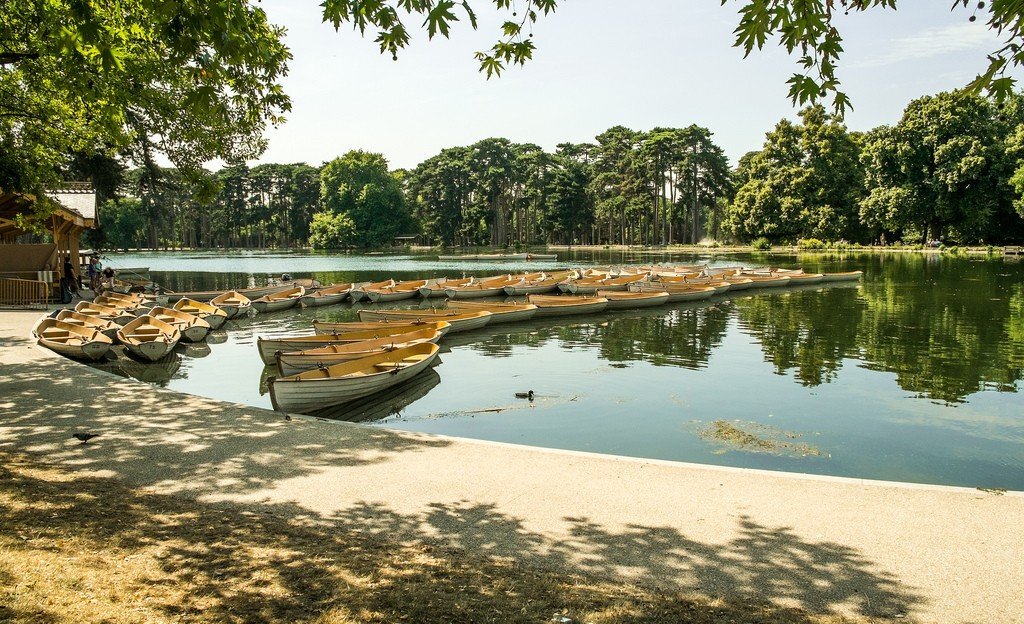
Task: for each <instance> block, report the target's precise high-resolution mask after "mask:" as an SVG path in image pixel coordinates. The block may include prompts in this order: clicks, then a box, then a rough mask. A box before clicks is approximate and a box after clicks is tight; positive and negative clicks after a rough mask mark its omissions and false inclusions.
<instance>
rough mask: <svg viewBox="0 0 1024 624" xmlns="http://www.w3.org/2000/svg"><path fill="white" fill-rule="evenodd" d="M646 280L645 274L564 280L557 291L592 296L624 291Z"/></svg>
mask: <svg viewBox="0 0 1024 624" xmlns="http://www.w3.org/2000/svg"><path fill="white" fill-rule="evenodd" d="M646 279H647V275H646V274H643V273H641V274H637V275H622V276H620V277H591V278H583V279H578V280H565V281H563V282H562V283H561V284H559V285H558V288H559V290H561V291H562V292H565V293H569V294H574V295H592V294H594V293H596V292H597V291H598V289H601V290H613V291H624V290H628V289H629V285H630V284H635V283H638V282H642V281H644V280H646Z"/></svg>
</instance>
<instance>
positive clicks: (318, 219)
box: [309, 211, 356, 249]
mask: <svg viewBox="0 0 1024 624" xmlns="http://www.w3.org/2000/svg"><path fill="white" fill-rule="evenodd" d="M355 234H356V226H355V223H353V222H352V219H351V218H350V217H349V216H348V215H347V214H333V213H331V212H330V211H324V212H318V213H316V214H314V215H313V221H312V222H311V223H310V224H309V244H310V245H311V246H312V247H313V249H342V248H344V247H349V246H351V245H352V242H353V240H354V239H355Z"/></svg>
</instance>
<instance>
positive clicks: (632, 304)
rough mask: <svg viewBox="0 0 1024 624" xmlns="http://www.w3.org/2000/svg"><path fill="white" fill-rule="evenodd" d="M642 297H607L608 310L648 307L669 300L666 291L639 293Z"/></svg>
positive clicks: (663, 303)
mask: <svg viewBox="0 0 1024 624" xmlns="http://www.w3.org/2000/svg"><path fill="white" fill-rule="evenodd" d="M639 294H644V295H647V296H644V297H625V298H622V299H613V298H610V297H609V298H608V309H609V310H631V309H634V308H650V307H654V306H660V305H665V304H666V303H668V302H669V301H671V297H670V296H669V294H668V293H653V292H652V293H639Z"/></svg>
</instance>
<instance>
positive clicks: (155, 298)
mask: <svg viewBox="0 0 1024 624" xmlns="http://www.w3.org/2000/svg"><path fill="white" fill-rule="evenodd" d="M101 296H103V297H107V298H109V299H117V300H121V301H125V302H127V303H137V304H139V305H141V306H147V307H148V306H152V305H160V304H161V303H160V302H161V301H163V302H166V301H167V296H166V295H149V294H143V293H127V294H125V293H119V292H116V291H113V290H109V291H107V292H104V293H102V295H101Z"/></svg>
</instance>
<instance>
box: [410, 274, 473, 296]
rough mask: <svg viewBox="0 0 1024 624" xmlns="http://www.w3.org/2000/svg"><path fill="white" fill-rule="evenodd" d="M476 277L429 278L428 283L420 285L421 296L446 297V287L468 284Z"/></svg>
mask: <svg viewBox="0 0 1024 624" xmlns="http://www.w3.org/2000/svg"><path fill="white" fill-rule="evenodd" d="M473 280H474V278H472V277H462V278H457V279H449V278H447V277H442V278H440V279H435V280H428V281H427V283H426V284H424V285H423V286H420V297H423V298H424V299H429V298H430V297H444V289H445V288H452V287H454V286H468V285H470V284H472V283H473Z"/></svg>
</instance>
